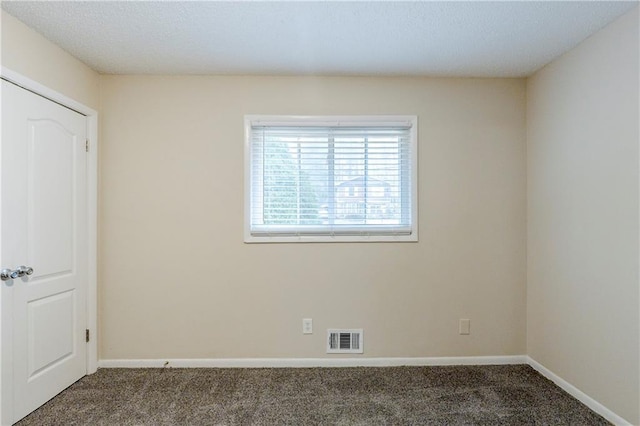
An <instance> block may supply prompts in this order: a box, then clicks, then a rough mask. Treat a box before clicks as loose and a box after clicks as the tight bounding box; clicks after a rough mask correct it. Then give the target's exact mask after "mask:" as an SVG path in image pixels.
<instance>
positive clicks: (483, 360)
mask: <svg viewBox="0 0 640 426" xmlns="http://www.w3.org/2000/svg"><path fill="white" fill-rule="evenodd" d="M526 363H527V356H526V355H513V356H471V357H430V358H228V359H102V360H100V361H98V366H99V367H100V368H162V367H174V368H284V367H286V368H305V367H398V366H423V365H425V366H426V365H492V364H495V365H504V364H526Z"/></svg>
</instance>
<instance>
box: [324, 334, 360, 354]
mask: <svg viewBox="0 0 640 426" xmlns="http://www.w3.org/2000/svg"><path fill="white" fill-rule="evenodd" d="M327 336H328V338H327V353H328V354H361V353H362V329H361V328H360V329H350V330H336V329H329V330H327Z"/></svg>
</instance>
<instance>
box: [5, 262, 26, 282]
mask: <svg viewBox="0 0 640 426" xmlns="http://www.w3.org/2000/svg"><path fill="white" fill-rule="evenodd" d="M31 274H33V268H32V267H31V266H24V265H20V266H18V267H17V268H16V269H14V270H13V271H12V270H11V269H7V268H5V269H3V270H1V271H0V280H2V281H8V280H15V279H16V278H20V277H23V276H25V275H31Z"/></svg>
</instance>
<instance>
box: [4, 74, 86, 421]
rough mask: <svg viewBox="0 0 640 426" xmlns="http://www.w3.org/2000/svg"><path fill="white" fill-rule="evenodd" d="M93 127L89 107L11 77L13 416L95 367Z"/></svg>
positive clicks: (7, 146) (8, 227) (8, 260)
mask: <svg viewBox="0 0 640 426" xmlns="http://www.w3.org/2000/svg"><path fill="white" fill-rule="evenodd" d="M86 129H87V119H86V117H84V116H83V115H81V114H79V113H77V112H75V111H72V110H70V109H67V108H65V107H63V106H61V105H58V104H56V103H54V102H52V101H49V100H47V99H45V98H43V97H40V96H38V95H35V94H33V93H31V92H28V91H27V90H24V89H22V88H19V87H18V86H15V85H14V84H11V83H8V82H6V81H2V146H1V151H0V155H1V172H0V179H1V180H0V182H1V189H2V191H1V205H0V208H1V218H2V223H1V225H0V226H1V230H2V234H1V237H0V240H1V245H0V267H1V268H3V269H5V271H4V272H5V274H4V275H5V276H3V277H2V278H3V281H2V282H1V284H0V286H1V289H2V290H1V293H0V298H1V301H2V316H1V321H2V329H1V334H2V340H1V345H2V346H1V347H2V365H1V368H2V388H1V393H0V394H1V395H2V410H3V413H2V419H3V421H4V422H7V421H10V422H16V421H18V420H19V419H21V418H22V417H24V416H26V415H27V414H29V413H30V412H31V411H33V410H35V409H36V408H37V407H39V406H40V405H42V404H43V403H45V402H46V401H48V400H49V399H51V398H52V397H53V396H55V395H56V394H57V393H59V392H60V391H61V390H63V389H64V388H66V387H67V386H69V385H71V384H72V383H73V382H75V381H76V380H78V379H79V378H81V377H82V376H84V375H85V374H86V372H87V367H86V350H87V349H86V343H85V329H86V291H87V280H88V266H87V256H88V255H87V250H88V242H87V174H86V170H87V154H86V151H85V141H86ZM20 266H25V267H26V268H25V269H24V270H23V271H22V272H20V271H18V272H16V270H18V268H19V267H20ZM30 268H32V271H31V270H30ZM6 269H8V271H7V270H6ZM30 272H32V273H31V274H30V275H29V273H30ZM11 273H13V275H14V276H15V275H21V274H22V276H17V277H15V278H13V279H12V278H11ZM6 275H9V276H8V277H7V276H6ZM6 411H8V412H9V413H7V412H6Z"/></svg>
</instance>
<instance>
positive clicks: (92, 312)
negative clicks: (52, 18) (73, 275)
mask: <svg viewBox="0 0 640 426" xmlns="http://www.w3.org/2000/svg"><path fill="white" fill-rule="evenodd" d="M0 78H1V79H2V80H6V81H8V82H10V83H13V84H15V85H17V86H20V87H22V88H23V89H26V90H28V91H30V92H33V93H35V94H37V95H39V96H42V97H44V98H47V99H49V100H51V101H53V102H55V103H57V104H60V105H62V106H64V107H67V108H69V109H72V110H74V111H76V112H79V113H80V114H82V115H84V116H86V118H87V137H88V139H89V152H88V154H87V155H88V158H87V239H88V251H89V252H88V256H87V263H88V265H87V270H88V282H87V305H86V306H87V308H86V318H87V325H86V327H87V329H88V330H89V333H90V336H91V338H90V340H89V342H88V343H87V356H86V366H87V374H93V373H95V372H96V371H97V369H98V282H97V272H98V271H97V265H98V258H97V253H98V245H97V242H98V112H97V111H96V110H94V109H92V108H89V107H88V106H86V105H84V104H82V103H80V102H77V101H75V100H73V99H71V98H69V97H68V96H65V95H63V94H62V93H60V92H57V91H55V90H53V89H50V88H49V87H47V86H44V85H43V84H40V83H38V82H37V81H34V80H32V79H30V78H28V77H25V76H24V75H22V74H19V73H17V72H14V71H12V70H10V69H8V68H6V67H2V68H1V73H0ZM1 90H2V89H1V88H0V97H1V96H2V93H1ZM1 109H2V108H1V103H0V114H1ZM0 116H1V115H0ZM0 126H1V120H0ZM0 143H1V141H0ZM0 214H1V211H0ZM1 226H2V225H1V221H0V232H2V229H1ZM0 285H1V284H0ZM0 295H1V293H0ZM0 297H1V296H0ZM1 304H2V300H1V299H0V305H1ZM12 317H13V313H12V312H11V313H10V318H6V317H5V314H4V313H3V314H2V316H1V317H0V324H1V323H3V322H5V321H7V320H8V321H12ZM2 329H5V327H4V326H2V327H0V331H1V330H2ZM3 340H4V336H0V360H2V358H4V357H5V356H6V355H5V354H11V353H12V351H13V345H12V344H11V343H9V342H3ZM0 377H1V380H2V383H1V385H0V425H5V424H11V422H12V417H13V374H12V372H8V371H2V362H0ZM7 394H8V395H7Z"/></svg>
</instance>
